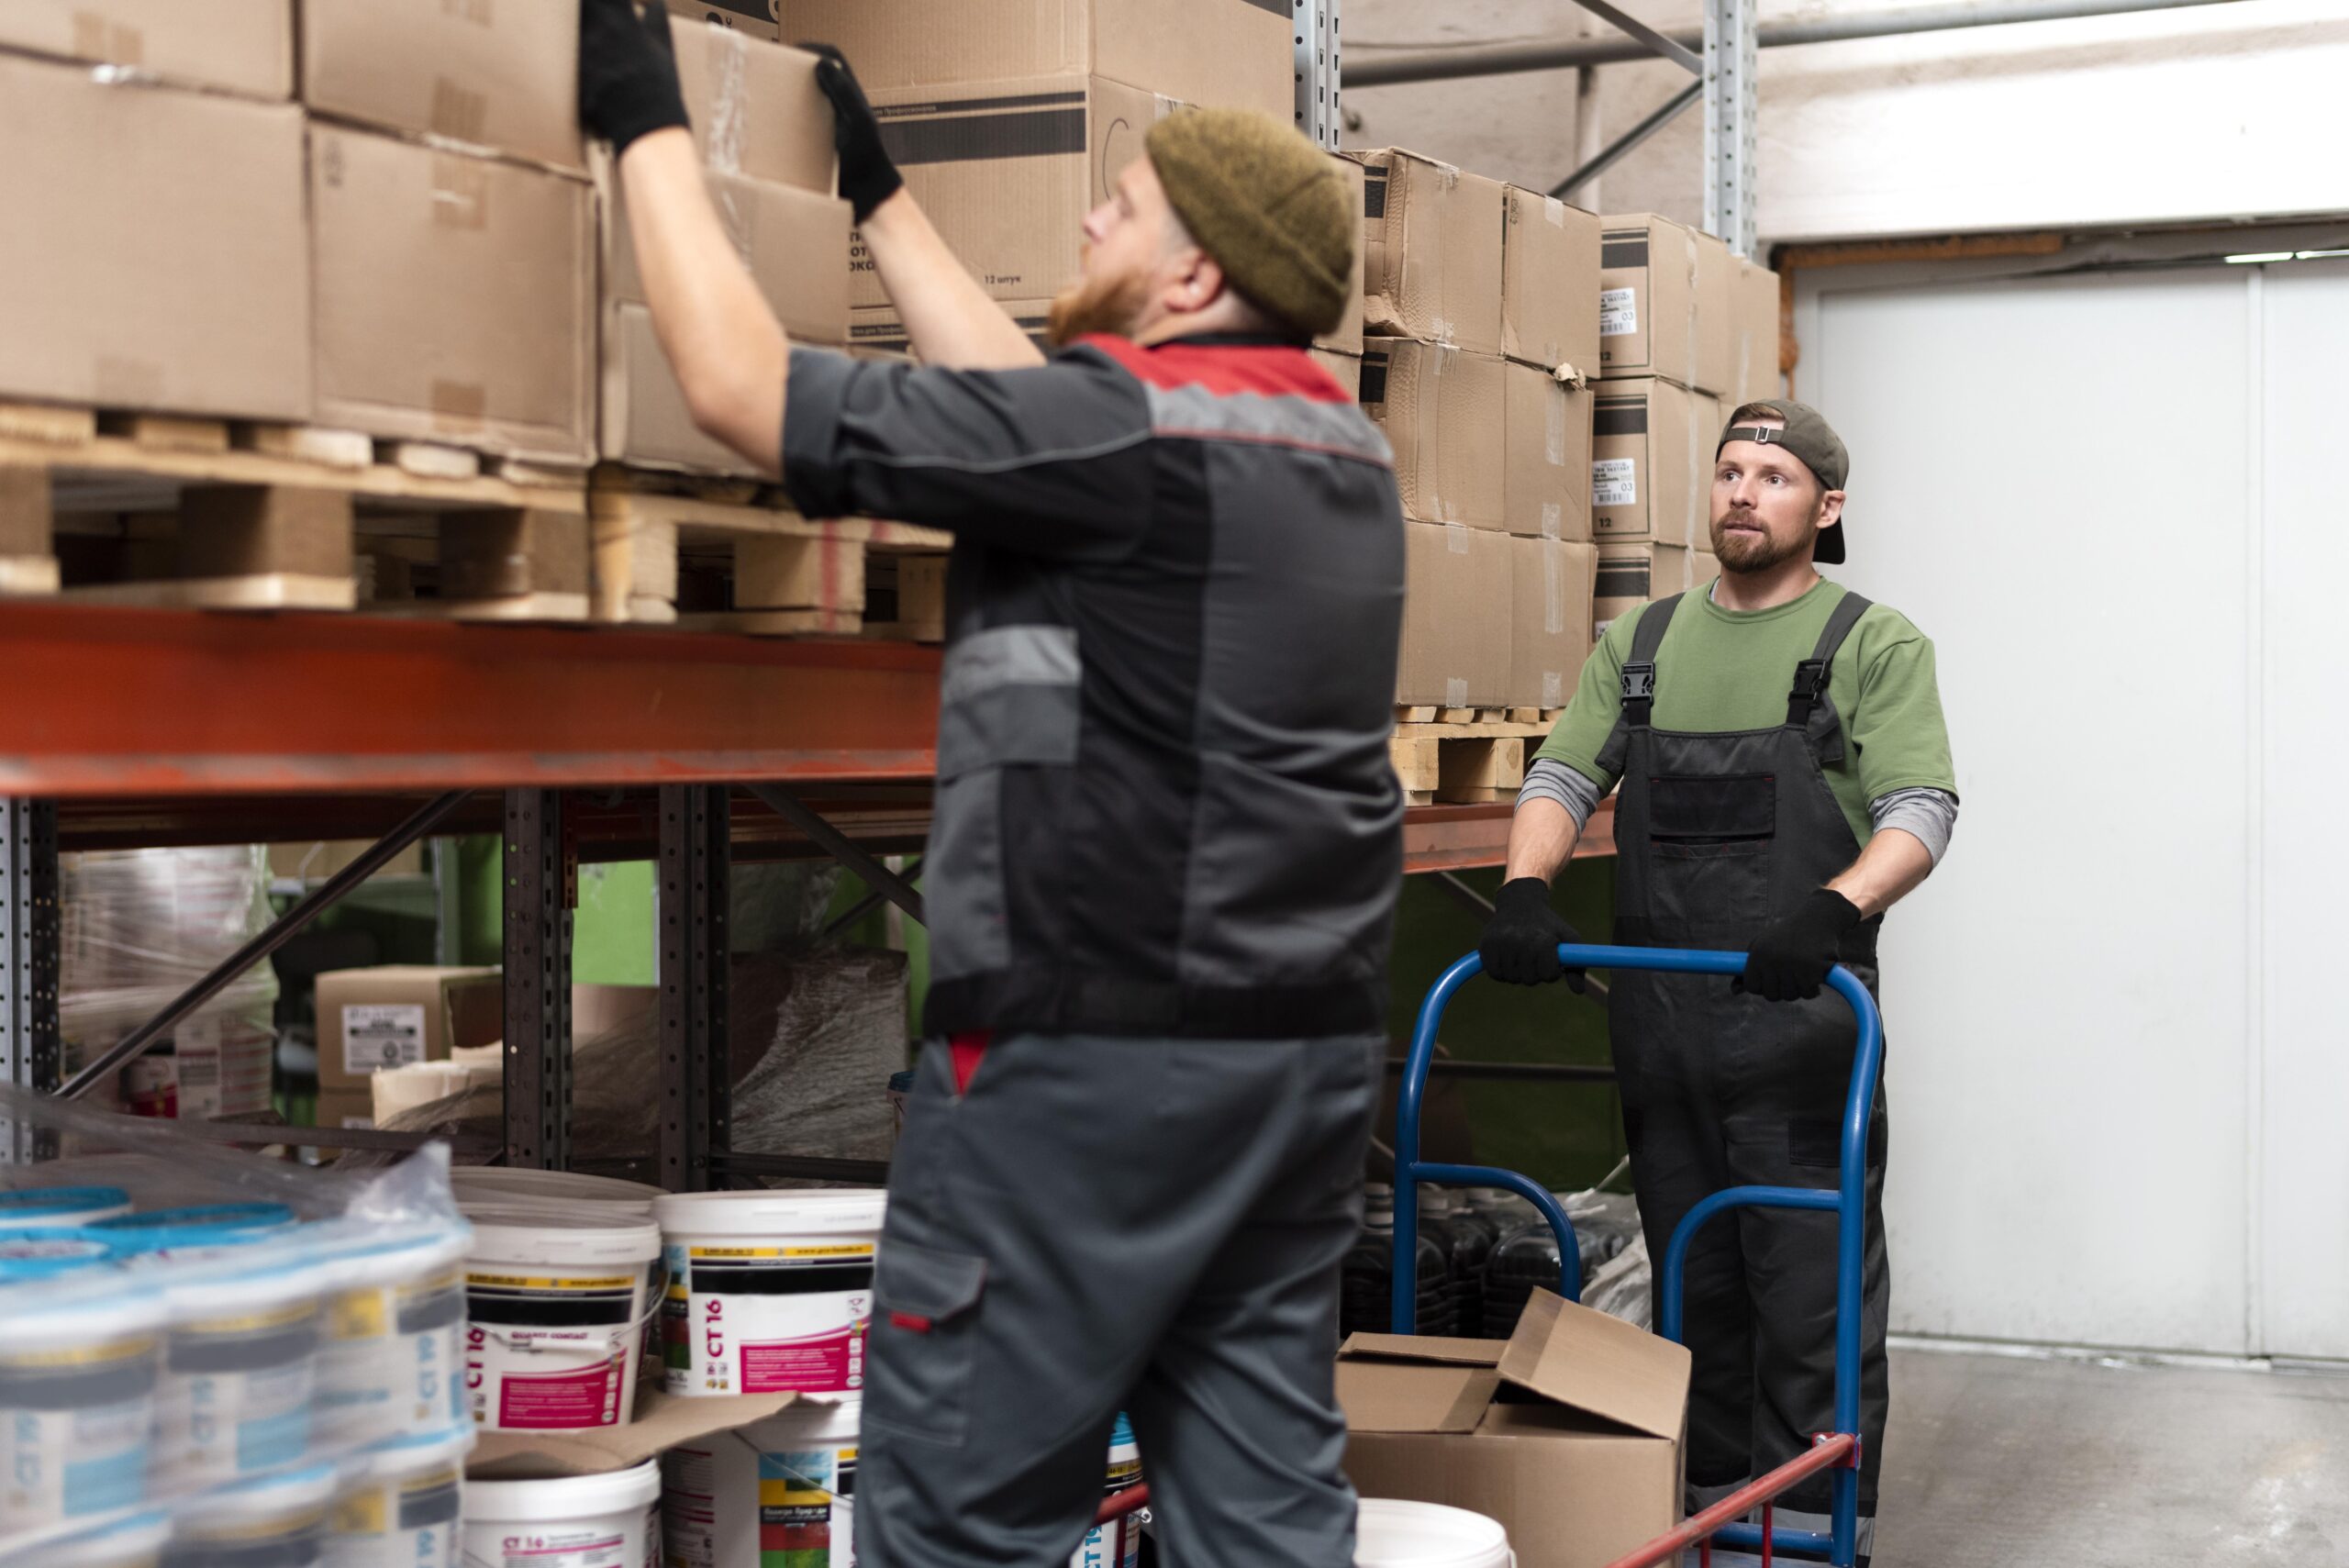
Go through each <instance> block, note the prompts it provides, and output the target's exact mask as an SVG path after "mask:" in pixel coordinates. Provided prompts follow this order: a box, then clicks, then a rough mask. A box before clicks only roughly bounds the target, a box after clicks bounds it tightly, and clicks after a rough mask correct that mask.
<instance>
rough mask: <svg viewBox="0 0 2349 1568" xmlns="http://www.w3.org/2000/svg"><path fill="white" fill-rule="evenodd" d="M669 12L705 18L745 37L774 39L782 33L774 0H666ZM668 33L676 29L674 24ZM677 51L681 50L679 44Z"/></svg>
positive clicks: (716, 26)
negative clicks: (776, 15)
mask: <svg viewBox="0 0 2349 1568" xmlns="http://www.w3.org/2000/svg"><path fill="white" fill-rule="evenodd" d="M669 15H670V16H672V17H678V18H681V19H684V20H687V21H696V22H706V23H707V24H708V25H709V26H711V27H713V28H729V29H730V30H732V31H734V32H739V33H740V34H742V35H744V36H745V37H747V38H754V39H764V40H765V41H766V42H769V43H774V42H775V41H777V40H779V39H781V38H782V37H783V26H782V24H781V23H780V22H778V21H777V20H776V19H775V15H774V0H669ZM670 36H671V37H672V38H674V37H675V36H676V31H675V28H674V26H673V27H672V28H671V31H670ZM678 52H679V54H680V55H682V54H683V53H684V46H683V45H682V44H680V45H679V49H678Z"/></svg>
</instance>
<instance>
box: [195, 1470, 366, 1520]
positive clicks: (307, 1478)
mask: <svg viewBox="0 0 2349 1568" xmlns="http://www.w3.org/2000/svg"><path fill="white" fill-rule="evenodd" d="M340 1481H341V1477H340V1474H339V1473H338V1472H337V1471H336V1469H335V1467H334V1466H333V1465H331V1464H310V1465H305V1466H303V1467H302V1468H301V1469H299V1470H289V1471H287V1472H285V1473H284V1474H281V1475H265V1476H263V1477H262V1478H261V1479H260V1480H258V1481H239V1482H237V1483H236V1484H235V1485H228V1486H221V1487H216V1488H215V1489H214V1490H212V1491H209V1492H206V1493H205V1494H204V1495H203V1496H201V1497H194V1498H190V1499H188V1500H187V1501H185V1502H184V1503H182V1504H180V1505H179V1511H180V1518H182V1520H183V1521H184V1523H185V1524H186V1525H187V1527H188V1528H189V1529H190V1531H191V1533H193V1534H195V1535H198V1536H201V1535H203V1534H205V1533H206V1529H207V1527H208V1528H209V1529H221V1528H223V1527H227V1528H228V1529H233V1530H235V1531H236V1532H237V1533H238V1534H239V1535H242V1534H244V1533H245V1532H246V1531H247V1530H248V1529H250V1527H251V1526H252V1525H254V1524H257V1523H258V1524H263V1525H265V1524H267V1523H269V1522H271V1521H273V1520H278V1519H283V1520H284V1521H285V1522H287V1523H289V1524H290V1523H293V1522H295V1520H297V1519H298V1518H300V1517H301V1516H302V1515H304V1514H306V1513H311V1512H315V1511H320V1510H323V1509H324V1508H325V1507H326V1506H327V1505H328V1503H331V1502H333V1501H334V1495H335V1490H336V1488H337V1486H338V1485H340Z"/></svg>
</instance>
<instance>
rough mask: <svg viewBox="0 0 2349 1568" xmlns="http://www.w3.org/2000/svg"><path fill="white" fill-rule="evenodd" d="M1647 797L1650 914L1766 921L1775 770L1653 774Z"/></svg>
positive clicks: (1775, 808) (1712, 920) (1774, 819)
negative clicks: (1651, 877) (1652, 876)
mask: <svg viewBox="0 0 2349 1568" xmlns="http://www.w3.org/2000/svg"><path fill="white" fill-rule="evenodd" d="M1647 797H1648V849H1649V852H1650V854H1651V856H1652V857H1653V866H1654V885H1653V889H1652V892H1651V898H1652V905H1653V907H1652V909H1651V913H1652V914H1653V915H1655V916H1657V917H1660V918H1663V919H1667V920H1680V921H1703V922H1706V923H1719V922H1721V921H1724V920H1763V919H1767V918H1768V917H1769V912H1770V851H1771V848H1772V841H1773V840H1774V839H1775V838H1776V834H1777V827H1778V778H1777V775H1776V774H1775V773H1709V774H1699V775H1688V774H1668V773H1667V774H1651V775H1649V778H1648V781H1647Z"/></svg>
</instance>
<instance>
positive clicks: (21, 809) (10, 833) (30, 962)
mask: <svg viewBox="0 0 2349 1568" xmlns="http://www.w3.org/2000/svg"><path fill="white" fill-rule="evenodd" d="M58 891H59V890H58V875H57V803H56V802H55V801H50V800H26V799H20V798H17V797H14V796H10V797H6V798H0V1070H5V1072H6V1076H7V1081H8V1082H9V1083H11V1084H17V1085H18V1086H20V1087H23V1088H28V1089H35V1090H39V1091H40V1092H42V1093H47V1092H48V1091H50V1090H52V1089H54V1088H56V1087H57V1079H58V1074H59V1073H60V1071H61V1053H60V1049H59V1034H58V1023H57V996H58V983H59V945H60V944H59V935H60V932H59V924H60V922H59V916H60V908H59V901H58ZM56 1152H57V1149H56V1136H55V1134H53V1133H50V1132H45V1131H42V1130H40V1129H35V1128H30V1127H19V1126H17V1125H15V1124H14V1123H12V1122H10V1121H8V1120H6V1119H5V1118H0V1164H12V1165H13V1164H24V1163H28V1162H32V1161H35V1160H46V1159H52V1158H54V1157H55V1156H56Z"/></svg>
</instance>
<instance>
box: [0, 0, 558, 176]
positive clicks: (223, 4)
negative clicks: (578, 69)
mask: <svg viewBox="0 0 2349 1568" xmlns="http://www.w3.org/2000/svg"><path fill="white" fill-rule="evenodd" d="M576 31H577V22H576V20H575V18H574V20H573V32H574V34H575V33H576ZM0 47H5V48H9V49H21V50H29V51H30V52H32V53H35V54H48V55H57V56H61V57H62V58H64V59H67V60H83V61H89V62H90V63H91V64H93V65H119V66H125V67H128V68H130V69H132V70H135V71H137V72H140V73H141V74H142V75H150V76H153V77H157V78H159V79H161V80H162V81H164V82H167V83H174V84H179V83H184V84H186V85H189V86H195V87H213V88H217V89H219V90H221V91H223V92H228V93H242V94H245V95H250V96H252V97H256V98H284V97H286V96H287V95H290V94H292V92H293V91H294V14H293V12H292V10H291V9H290V8H289V7H288V6H285V5H284V3H283V0H270V3H269V4H265V5H256V4H255V3H254V0H6V4H5V5H0ZM117 145H121V144H117ZM141 145H142V146H143V144H141Z"/></svg>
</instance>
